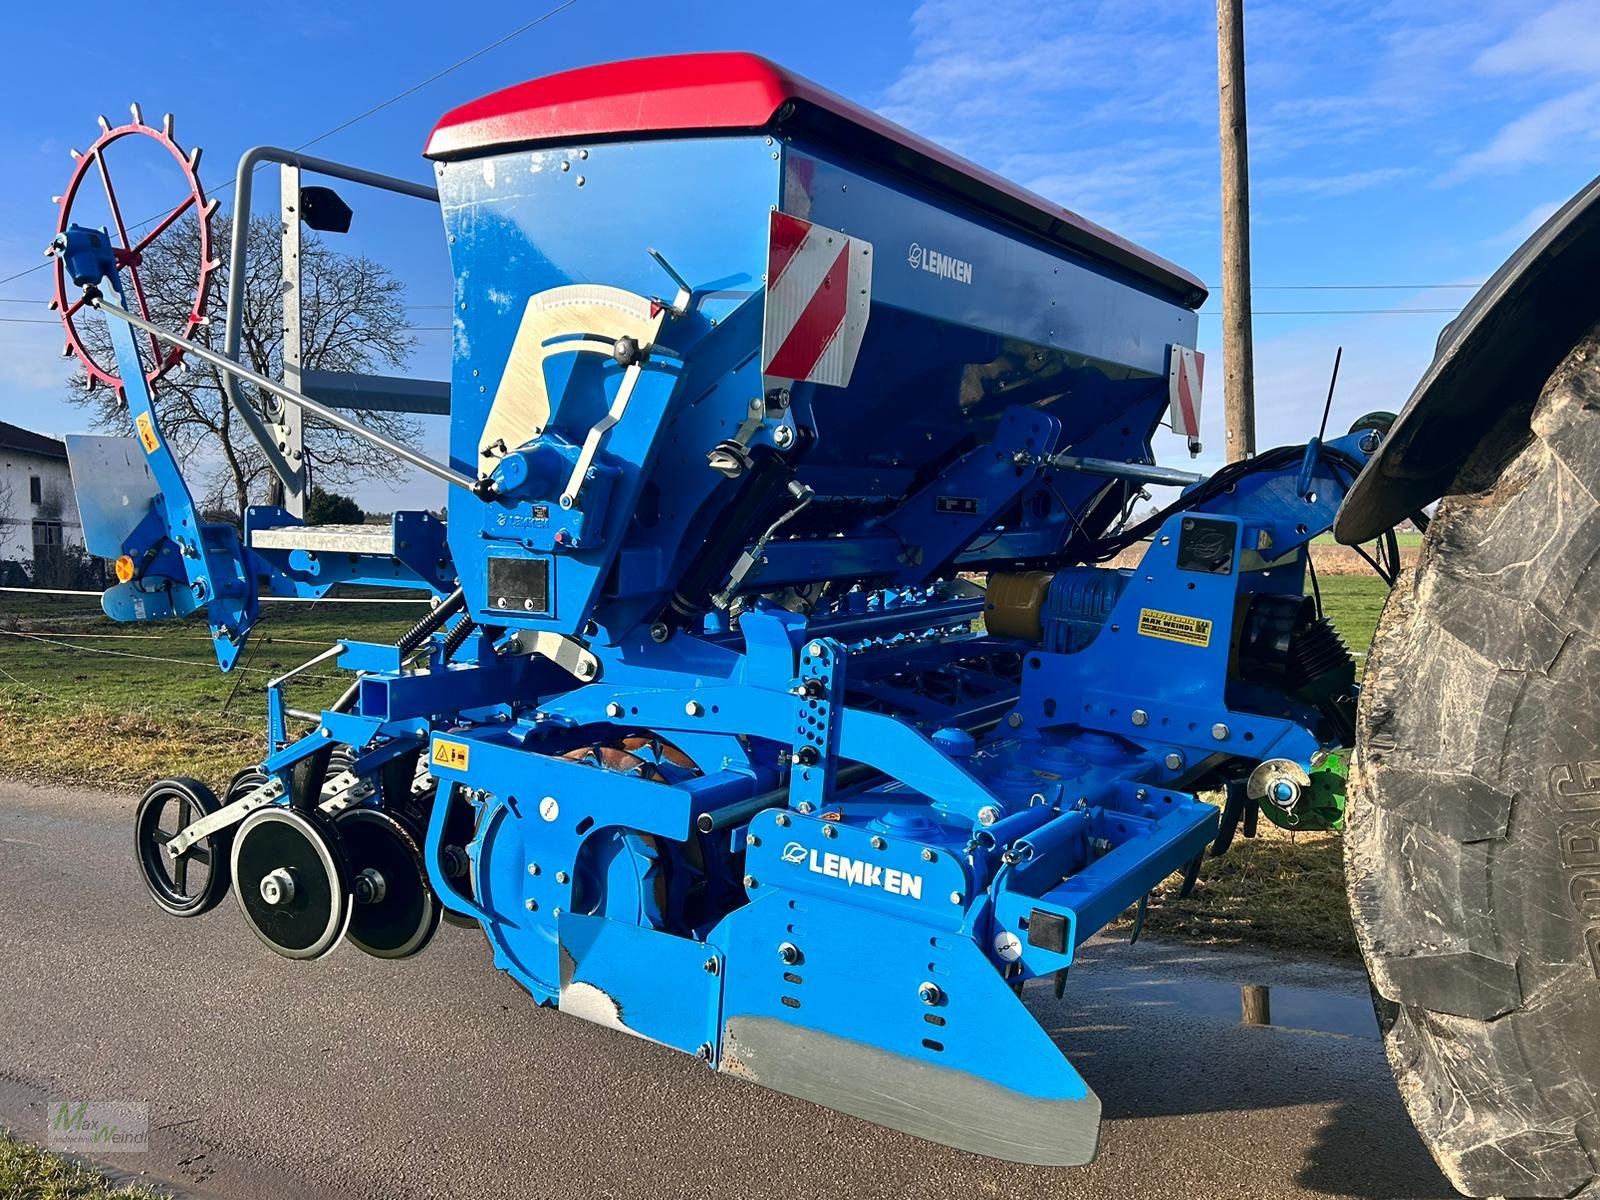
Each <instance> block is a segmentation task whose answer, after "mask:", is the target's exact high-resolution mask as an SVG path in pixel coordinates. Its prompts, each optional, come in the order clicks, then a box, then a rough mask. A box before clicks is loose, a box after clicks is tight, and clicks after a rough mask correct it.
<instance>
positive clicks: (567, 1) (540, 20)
mask: <svg viewBox="0 0 1600 1200" xmlns="http://www.w3.org/2000/svg"><path fill="white" fill-rule="evenodd" d="M577 2H578V0H564V3H561V4H558V5H556V6H555V7H554V8H552V9H551V10H550V11H549V12H546V13H545V14H543V15H542V16H538V17H535V18H534V19H533V20H531V21H528V22H527V23H526V24H523V25H519V26H517V28H515V29H513V30H512V31H511V32H510V33H508V34H505V35H504V36H502V37H499V38H496V39H495V40H494V41H492V42H490V43H489V44H488V45H487V46H484V47H483V48H482V49H480V50H474V51H473V52H472V53H471V54H469V55H467V56H466V57H465V58H462V59H458V60H457V61H455V62H453V63H451V64H450V65H449V66H448V67H445V68H444V69H443V70H442V71H435V72H434V73H433V74H432V75H429V76H428V77H427V78H426V79H424V80H422V81H421V82H420V83H414V84H412V85H411V86H410V87H408V88H406V89H405V90H404V91H401V92H396V93H395V94H394V95H393V96H390V97H389V98H388V99H387V100H384V101H382V102H381V103H378V104H374V105H373V106H372V107H371V108H369V109H367V110H366V111H365V112H362V113H357V114H356V115H355V116H353V117H351V118H350V119H349V120H348V121H341V122H340V123H339V124H338V125H335V126H334V127H333V128H332V129H328V130H325V131H324V132H322V133H319V134H317V136H316V137H314V138H312V139H311V140H310V141H309V142H301V143H300V145H298V146H296V147H295V149H296V150H305V149H307V148H308V147H311V146H315V145H316V144H317V143H318V142H321V141H325V140H326V139H328V138H331V137H332V136H333V135H334V134H336V133H343V132H344V131H345V130H346V129H349V128H350V127H351V126H352V125H355V124H358V123H359V122H361V121H365V120H366V119H367V118H368V117H370V116H373V115H375V114H377V113H380V112H382V111H383V110H384V109H386V108H388V107H389V106H390V105H392V104H396V103H398V102H399V101H401V100H404V99H405V98H406V97H407V96H410V95H412V94H413V93H415V92H419V91H421V90H422V89H423V88H425V87H427V86H428V85H429V84H430V83H434V82H436V81H438V80H440V79H443V78H444V77H445V76H446V75H449V74H450V73H451V72H452V71H458V70H460V69H461V68H462V67H464V66H466V65H467V64H468V63H469V62H472V61H473V60H474V59H478V58H482V57H483V56H484V55H485V54H488V53H489V52H490V51H491V50H498V49H499V48H500V47H501V46H504V45H505V44H506V43H507V42H509V41H511V40H512V39H513V38H517V37H521V36H522V35H523V34H524V33H527V32H528V30H530V29H532V28H533V27H534V26H536V25H542V24H544V22H546V21H548V20H549V19H550V18H551V17H553V16H556V15H557V14H558V13H560V12H563V11H564V10H566V9H569V8H571V7H572V6H573V5H574V4H576V3H577ZM259 169H260V168H259V167H258V168H257V170H259ZM233 183H234V181H233V180H231V179H230V180H227V181H226V182H224V183H223V184H222V185H221V186H220V187H218V188H217V189H216V190H215V191H214V192H212V193H211V194H212V196H213V197H215V196H217V195H219V194H221V193H222V192H225V191H227V190H228V189H229V188H230V187H232V186H233ZM165 215H166V214H165V213H160V214H157V215H156V216H154V217H151V218H150V219H149V220H146V221H142V222H140V223H139V224H138V225H136V226H134V228H135V229H143V228H144V227H145V226H146V225H148V224H150V221H156V220H159V219H160V218H161V217H164V216H165ZM50 262H51V260H50V259H49V258H46V259H45V260H44V262H41V263H35V264H34V265H33V266H31V267H27V268H24V269H23V270H21V271H18V272H16V273H15V274H13V275H7V276H5V277H4V278H0V287H4V286H5V285H6V284H8V283H10V282H11V281H12V280H14V279H21V278H22V277H23V276H25V275H32V274H33V273H34V272H35V271H39V270H42V269H44V268H45V267H48V266H49V265H50Z"/></svg>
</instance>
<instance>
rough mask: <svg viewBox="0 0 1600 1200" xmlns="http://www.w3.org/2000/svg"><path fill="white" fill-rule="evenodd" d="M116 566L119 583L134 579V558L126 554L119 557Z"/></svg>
mask: <svg viewBox="0 0 1600 1200" xmlns="http://www.w3.org/2000/svg"><path fill="white" fill-rule="evenodd" d="M116 568H117V582H118V583H128V582H129V581H130V580H132V579H133V572H134V566H133V559H131V558H129V557H128V556H127V555H126V554H124V555H122V556H121V557H119V558H118V559H117V563H116Z"/></svg>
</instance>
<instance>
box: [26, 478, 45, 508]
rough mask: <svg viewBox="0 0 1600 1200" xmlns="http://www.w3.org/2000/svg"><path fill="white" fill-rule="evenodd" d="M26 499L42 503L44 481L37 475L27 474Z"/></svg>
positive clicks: (33, 502) (34, 502)
mask: <svg viewBox="0 0 1600 1200" xmlns="http://www.w3.org/2000/svg"><path fill="white" fill-rule="evenodd" d="M28 501H29V503H31V504H43V503H44V482H43V481H42V480H41V479H40V478H39V477H38V476H37V475H29V476H28Z"/></svg>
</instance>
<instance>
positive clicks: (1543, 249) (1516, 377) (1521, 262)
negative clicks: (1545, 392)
mask: <svg viewBox="0 0 1600 1200" xmlns="http://www.w3.org/2000/svg"><path fill="white" fill-rule="evenodd" d="M1597 281H1600V177H1597V178H1596V179H1594V180H1592V181H1591V182H1590V183H1589V185H1588V186H1587V187H1585V188H1584V189H1583V190H1582V191H1580V192H1579V193H1578V194H1577V195H1575V196H1574V197H1572V199H1570V200H1568V201H1567V202H1566V203H1565V204H1564V205H1562V206H1561V208H1560V209H1559V210H1558V211H1557V212H1556V213H1555V215H1554V216H1552V217H1551V218H1550V219H1549V220H1548V221H1546V222H1545V223H1544V224H1543V225H1541V226H1540V227H1539V229H1538V231H1537V232H1536V233H1534V234H1533V236H1532V237H1530V238H1529V239H1528V240H1527V241H1525V242H1524V243H1523V244H1522V245H1521V246H1520V247H1519V248H1518V249H1517V252H1516V253H1515V254H1513V255H1512V256H1511V257H1510V258H1508V259H1507V260H1506V261H1505V262H1504V263H1503V264H1501V266H1500V269H1499V270H1497V271H1496V272H1495V273H1494V275H1493V276H1492V277H1491V278H1490V279H1489V281H1488V282H1487V283H1485V284H1484V285H1483V287H1481V288H1479V289H1478V291H1477V292H1476V293H1475V294H1474V295H1473V297H1472V299H1471V301H1469V302H1468V304H1467V306H1466V308H1464V309H1462V311H1461V315H1460V316H1458V317H1457V318H1456V319H1455V320H1454V321H1452V322H1450V324H1448V325H1446V326H1445V328H1444V331H1443V332H1442V333H1441V334H1440V335H1439V344H1438V347H1437V348H1436V349H1435V351H1434V355H1433V361H1432V362H1431V363H1430V364H1429V365H1428V369H1427V371H1426V372H1425V373H1424V374H1423V376H1422V379H1421V381H1420V382H1419V383H1418V384H1417V386H1416V389H1415V390H1414V391H1413V392H1412V393H1411V397H1410V399H1408V400H1407V401H1406V405H1405V408H1404V409H1402V410H1401V413H1400V417H1399V419H1398V420H1397V421H1396V422H1395V423H1394V426H1393V428H1392V429H1391V430H1390V432H1389V436H1388V437H1387V438H1386V439H1385V440H1384V444H1383V445H1382V447H1380V448H1379V450H1378V452H1377V454H1375V455H1374V456H1373V457H1372V459H1371V460H1370V461H1369V462H1368V464H1367V467H1366V470H1364V471H1363V472H1362V473H1361V475H1360V477H1359V478H1358V479H1357V480H1356V482H1355V486H1354V487H1352V488H1351V489H1350V491H1349V493H1348V494H1347V495H1346V496H1345V499H1344V504H1343V506H1342V507H1341V508H1340V510H1339V515H1338V517H1337V518H1336V519H1335V521H1334V526H1333V533H1334V537H1335V538H1337V539H1338V540H1339V541H1341V542H1344V543H1345V544H1346V545H1355V544H1357V543H1360V542H1365V541H1370V540H1371V539H1372V538H1373V537H1375V536H1377V535H1378V534H1379V533H1381V532H1383V531H1384V530H1385V529H1389V528H1391V527H1393V526H1394V525H1397V524H1398V523H1399V522H1400V521H1402V520H1404V519H1405V518H1406V517H1407V516H1408V515H1410V514H1411V513H1414V512H1416V511H1418V510H1419V509H1421V508H1422V507H1423V506H1424V505H1426V504H1430V503H1432V502H1433V501H1434V500H1437V499H1438V498H1439V497H1440V496H1442V495H1443V494H1444V493H1445V490H1446V489H1447V488H1448V487H1449V485H1450V481H1451V480H1452V479H1453V478H1454V477H1455V474H1456V471H1457V470H1458V469H1459V468H1460V466H1461V464H1462V463H1463V462H1465V461H1466V458H1467V456H1468V455H1469V454H1471V453H1472V451H1473V449H1474V447H1476V446H1477V445H1478V443H1479V441H1481V440H1482V438H1483V437H1484V435H1486V434H1487V433H1488V432H1489V430H1490V429H1491V428H1493V427H1494V425H1495V423H1496V421H1498V420H1499V419H1500V417H1501V416H1502V415H1503V414H1504V413H1506V412H1507V411H1516V410H1520V411H1522V412H1524V413H1527V412H1531V411H1532V409H1533V403H1534V401H1535V400H1536V399H1537V398H1538V395H1539V389H1540V388H1541V387H1543V386H1544V382H1545V380H1546V379H1547V378H1548V377H1549V375H1550V372H1551V371H1553V370H1554V369H1555V367H1556V364H1557V363H1559V362H1560V361H1561V359H1562V357H1563V356H1564V355H1565V354H1566V353H1567V351H1568V350H1570V349H1571V348H1572V344H1573V343H1574V342H1575V341H1577V339H1578V338H1579V337H1580V336H1581V335H1582V334H1583V332H1584V331H1585V330H1587V329H1588V328H1589V326H1591V325H1592V324H1593V323H1594V322H1595V321H1596V320H1597V319H1600V282H1597Z"/></svg>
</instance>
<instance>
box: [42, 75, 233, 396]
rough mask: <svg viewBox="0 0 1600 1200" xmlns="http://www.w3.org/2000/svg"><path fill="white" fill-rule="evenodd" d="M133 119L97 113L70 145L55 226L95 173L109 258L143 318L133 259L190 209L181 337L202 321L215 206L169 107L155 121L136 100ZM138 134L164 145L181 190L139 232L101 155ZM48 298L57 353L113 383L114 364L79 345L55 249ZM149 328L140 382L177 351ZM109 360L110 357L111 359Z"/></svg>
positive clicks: (76, 306) (64, 223)
mask: <svg viewBox="0 0 1600 1200" xmlns="http://www.w3.org/2000/svg"><path fill="white" fill-rule="evenodd" d="M131 112H132V115H133V120H132V121H130V122H129V123H128V124H126V125H115V126H114V125H112V124H111V122H110V121H108V120H106V118H105V117H101V118H100V136H99V137H97V138H96V139H95V140H94V143H93V144H92V145H91V146H90V147H89V148H88V149H87V150H85V151H82V152H80V151H77V150H74V151H72V157H73V159H74V162H75V165H74V167H73V171H72V178H71V180H70V181H69V182H68V184H67V190H66V191H65V192H63V193H62V194H61V195H60V196H58V197H56V207H57V210H58V212H57V219H56V232H57V233H65V232H66V230H67V227H68V226H70V225H71V224H73V215H72V208H73V204H74V202H75V201H76V200H77V198H78V192H79V189H80V188H82V187H83V186H84V183H85V181H86V180H88V179H89V178H91V177H95V178H98V179H99V181H100V185H101V187H102V188H103V189H104V191H105V196H106V204H107V207H108V208H110V210H111V220H112V224H113V226H114V229H113V230H112V234H113V237H114V238H115V240H116V242H117V245H116V246H115V247H114V249H115V253H116V259H117V265H118V266H119V267H121V268H122V269H123V270H124V271H125V272H126V273H127V278H128V281H129V282H130V283H131V284H132V285H133V301H134V305H135V306H136V307H137V309H138V311H139V315H140V316H142V317H143V318H144V319H145V320H146V321H154V320H155V318H154V317H153V316H152V315H151V312H150V304H149V300H148V299H147V298H146V295H145V288H144V281H143V280H142V279H141V278H140V277H139V267H140V265H141V264H142V263H143V260H144V253H145V251H147V250H148V249H149V248H150V246H151V245H152V244H153V243H154V242H155V240H156V239H157V238H158V237H160V236H161V235H162V234H163V233H165V232H166V231H167V230H168V229H170V228H171V227H172V226H173V225H174V224H175V223H176V222H177V221H178V220H179V219H180V218H182V217H183V216H184V215H186V214H188V213H191V212H192V213H194V214H195V217H196V220H197V222H198V224H199V227H200V247H199V250H200V254H199V263H200V268H199V277H198V279H197V280H196V281H195V289H194V303H193V304H192V305H191V306H190V308H189V311H188V313H187V314H186V315H185V317H184V319H183V321H182V327H181V328H178V329H174V330H173V332H174V333H176V334H178V335H179V336H181V337H185V338H188V337H190V336H192V335H193V334H194V331H195V330H196V329H198V328H199V327H200V326H201V325H202V324H204V322H205V319H206V316H205V312H206V298H207V295H208V294H209V292H210V290H211V276H212V274H213V273H214V272H215V271H216V269H217V268H218V266H220V265H221V264H220V263H219V262H218V261H217V260H216V259H215V258H213V257H212V253H211V216H212V214H213V213H214V212H216V209H217V202H216V201H215V200H211V201H208V200H207V199H206V193H205V188H204V187H203V186H202V185H201V183H200V176H199V174H198V168H199V166H200V148H199V147H198V146H197V147H195V148H194V149H193V150H190V151H188V152H185V151H184V150H183V148H182V147H181V146H179V145H178V143H177V141H176V140H175V139H174V138H173V136H172V114H171V113H168V114H167V115H166V116H165V117H163V118H162V121H161V127H160V128H159V129H157V128H155V127H154V126H151V125H146V124H145V123H144V116H143V114H142V113H141V112H140V111H139V106H138V105H137V104H135V105H133V106H132V107H131ZM130 137H143V138H149V139H150V140H152V141H154V142H156V143H157V144H158V145H160V146H162V147H164V148H165V149H166V150H167V152H168V153H169V154H171V155H172V159H173V161H174V162H176V163H177V164H178V169H179V171H180V172H181V173H182V175H183V183H184V186H185V188H186V189H187V194H186V195H185V196H184V197H183V199H182V200H181V201H180V202H179V203H178V205H177V206H176V207H175V208H173V209H172V210H171V211H169V212H167V213H166V214H165V215H163V216H162V217H160V218H159V219H158V220H156V221H154V222H153V223H152V222H145V223H144V225H148V226H149V229H148V232H143V229H144V226H143V225H141V226H138V227H136V228H135V230H133V231H130V230H129V229H128V226H127V223H126V221H125V220H124V217H123V213H122V206H121V204H120V203H119V202H118V200H117V191H116V187H115V185H114V184H113V183H112V181H111V169H110V167H109V166H108V164H107V162H106V150H107V149H108V148H109V147H110V146H112V145H113V144H114V143H116V142H120V141H122V140H123V139H124V138H130ZM131 233H138V235H139V237H138V241H134V240H133V239H132V236H131ZM55 281H56V288H55V293H56V294H55V299H54V300H52V301H51V302H50V307H51V308H52V309H54V310H55V311H56V312H58V313H59V314H60V315H61V323H62V325H63V326H64V327H65V330H66V335H67V343H66V347H65V348H64V349H63V350H62V355H63V357H67V356H71V355H77V357H78V360H79V361H80V362H81V363H83V369H84V372H85V374H86V375H87V376H88V380H89V387H90V388H91V389H93V388H94V387H96V386H101V385H103V386H105V387H108V388H112V389H114V390H116V391H119V392H120V391H121V388H122V379H121V377H120V376H118V375H117V374H116V373H115V372H113V371H111V370H108V369H107V367H106V366H105V365H103V364H101V363H99V362H96V361H95V358H94V356H93V354H91V353H90V351H89V348H88V346H87V345H85V343H84V340H83V337H82V336H81V335H80V334H79V332H78V329H77V326H76V325H75V324H74V321H73V319H74V317H75V316H76V315H77V313H78V311H79V310H80V309H81V308H83V306H84V303H85V301H84V298H83V297H81V296H80V297H78V298H77V299H75V300H70V301H69V299H68V297H67V275H66V267H65V264H64V263H63V262H62V260H61V258H60V257H59V256H57V257H56V261H55ZM149 336H150V354H151V356H150V361H151V364H152V365H151V367H150V369H149V371H148V372H147V374H146V376H145V380H146V382H147V383H149V384H151V385H152V386H153V385H154V384H155V383H156V381H157V380H159V379H160V378H161V377H162V376H163V375H165V374H166V373H167V372H168V371H170V370H172V368H173V367H175V366H177V365H178V363H179V362H181V361H182V359H183V347H181V346H171V345H166V346H164V345H163V344H162V343H161V341H160V340H159V339H158V338H156V336H155V335H154V334H151V335H149ZM113 365H114V364H113Z"/></svg>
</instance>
